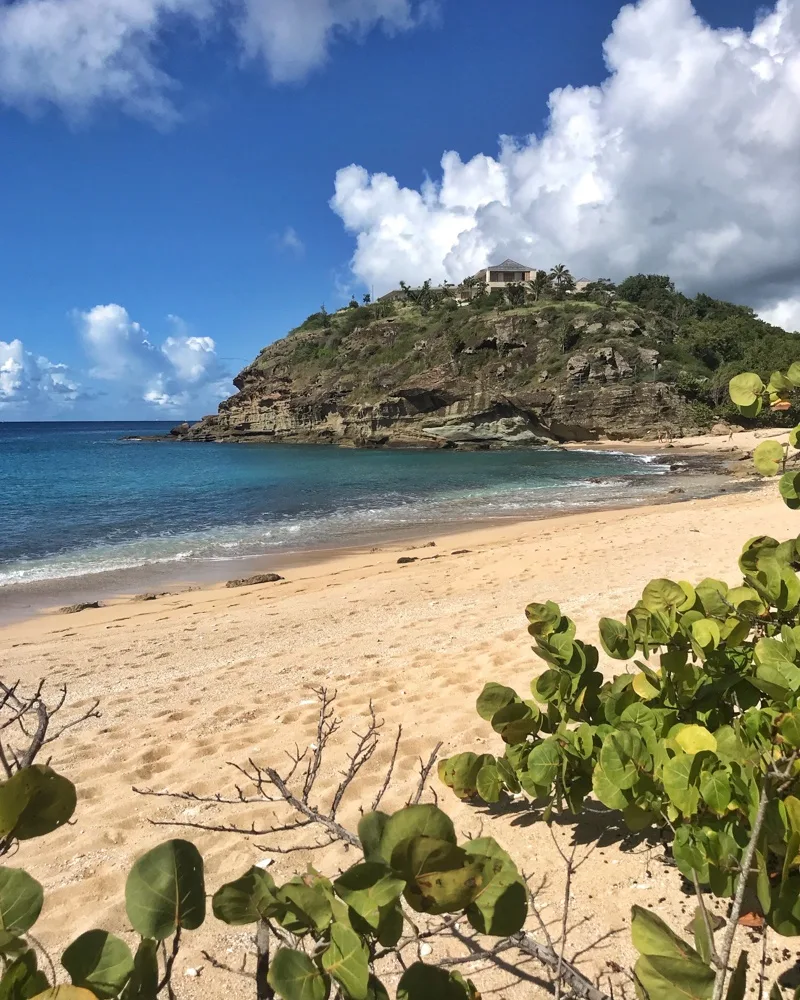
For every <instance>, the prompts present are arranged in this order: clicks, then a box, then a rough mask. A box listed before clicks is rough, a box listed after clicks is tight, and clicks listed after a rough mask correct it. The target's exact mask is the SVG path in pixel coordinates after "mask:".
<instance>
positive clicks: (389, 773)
mask: <svg viewBox="0 0 800 1000" xmlns="http://www.w3.org/2000/svg"><path fill="white" fill-rule="evenodd" d="M402 737H403V727H402V726H398V727H397V736H396V737H395V740H394V749H393V750H392V759H391V760H390V761H389V767H388V769H387V771H386V777H385V778H384V781H383V784H382V785H381V787H380V788H379V789H378V794H377V795H376V796H375V798H374V799H373V800H372V811H373V812H375V810H376V809H377V808H378V806H379V805H380V804H381V799H382V798H383V797H384V795H385V794H386V792H387V791H388V789H389V784H390V783H391V780H392V775H393V774H394V765H395V764H396V762H397V751H398V750H399V749H400V740H401V739H402Z"/></svg>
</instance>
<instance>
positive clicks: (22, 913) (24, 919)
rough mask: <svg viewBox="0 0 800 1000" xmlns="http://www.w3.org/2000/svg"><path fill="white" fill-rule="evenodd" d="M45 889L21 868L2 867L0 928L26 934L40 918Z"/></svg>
mask: <svg viewBox="0 0 800 1000" xmlns="http://www.w3.org/2000/svg"><path fill="white" fill-rule="evenodd" d="M43 903H44V889H42V887H41V885H40V884H39V883H38V882H37V881H36V879H35V878H31V876H30V875H29V874H28V873H27V872H25V871H23V870H22V869H21V868H6V867H1V868H0V930H2V931H7V932H8V933H9V934H14V935H16V934H24V933H25V932H26V931H28V930H30V928H31V927H33V925H34V924H35V923H36V921H37V920H38V919H39V914H40V913H41V912H42V904H43Z"/></svg>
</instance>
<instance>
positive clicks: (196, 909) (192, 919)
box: [125, 840, 206, 941]
mask: <svg viewBox="0 0 800 1000" xmlns="http://www.w3.org/2000/svg"><path fill="white" fill-rule="evenodd" d="M125 907H126V909H127V912H128V919H129V920H130V922H131V926H132V927H133V929H134V930H135V931H136V932H137V934H140V935H141V936H142V937H144V938H153V939H155V940H156V941H163V940H164V939H165V938H168V937H171V936H172V935H173V934H174V933H175V931H176V930H177V929H178V927H183V928H184V929H185V930H189V931H193V930H196V929H197V928H198V927H199V926H200V925H201V924H202V923H203V921H204V920H205V916H206V890H205V882H204V880H203V859H202V858H201V857H200V852H199V851H198V850H197V848H196V847H195V846H194V844H191V843H190V842H189V841H188V840H168V841H166V843H164V844H159V846H158V847H154V848H153V850H152V851H148V852H147V854H144V855H143V856H142V857H141V858H139V860H138V861H137V862H136V863H135V864H134V866H133V868H132V869H131V872H130V874H129V875H128V881H127V883H126V885H125Z"/></svg>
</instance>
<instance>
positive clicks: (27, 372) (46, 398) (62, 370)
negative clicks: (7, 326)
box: [0, 303, 231, 419]
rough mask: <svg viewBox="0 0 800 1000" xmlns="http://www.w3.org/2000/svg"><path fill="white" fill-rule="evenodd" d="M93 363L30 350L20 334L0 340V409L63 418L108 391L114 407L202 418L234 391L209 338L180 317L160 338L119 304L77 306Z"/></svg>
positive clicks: (12, 413) (21, 415) (114, 410)
mask: <svg viewBox="0 0 800 1000" xmlns="http://www.w3.org/2000/svg"><path fill="white" fill-rule="evenodd" d="M74 319H75V321H76V323H77V326H78V331H79V334H80V338H81V343H82V345H83V347H84V349H85V352H86V356H87V361H88V363H89V365H90V367H88V368H87V369H86V370H85V371H82V372H78V371H76V370H74V369H70V368H68V367H67V365H64V364H57V363H54V362H52V361H50V360H49V359H48V358H46V357H42V356H37V355H35V354H33V353H32V352H31V351H28V350H26V349H25V346H24V344H23V342H22V340H20V339H19V338H16V339H14V340H11V341H4V340H0V414H2V415H3V416H4V417H5V418H8V417H17V418H21V419H24V418H30V417H34V418H35V419H43V418H48V417H63V416H66V415H68V414H69V413H70V411H73V410H74V409H75V407H76V404H80V403H85V402H90V401H91V400H95V399H97V398H99V397H110V396H112V392H111V391H110V389H111V386H113V402H110V401H109V399H108V398H106V403H105V404H104V408H105V410H107V411H109V410H110V411H111V412H112V413H113V414H122V415H127V414H128V413H129V412H139V413H141V412H142V411H143V410H149V411H150V413H151V415H152V417H153V418H155V419H162V418H166V419H169V418H171V417H173V416H183V417H198V416H200V415H201V411H202V412H203V413H205V412H208V411H209V410H214V409H216V406H217V403H218V402H219V401H220V400H221V399H223V398H224V397H225V396H228V395H230V392H231V376H230V374H229V373H228V371H227V369H226V367H225V366H224V365H223V363H222V362H221V361H220V359H219V357H218V356H217V350H216V344H215V343H214V341H213V339H212V338H211V337H199V336H195V335H193V334H192V333H191V332H190V331H189V329H188V327H187V325H186V323H185V322H184V321H183V320H182V319H181V318H180V317H178V316H169V317H167V321H168V323H169V324H170V326H171V327H172V332H171V333H170V334H169V336H167V337H165V338H164V340H163V341H162V342H161V344H160V345H157V344H154V343H153V342H152V341H151V340H150V338H149V335H148V333H147V331H146V330H145V329H144V328H143V327H142V326H141V324H139V323H137V322H135V321H134V320H132V319H131V317H130V315H129V314H128V311H127V309H125V308H123V307H122V306H120V305H117V304H115V303H110V304H108V305H98V306H94V308H92V309H89V310H87V311H86V312H76V313H75V314H74Z"/></svg>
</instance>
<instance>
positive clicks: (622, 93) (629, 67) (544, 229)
mask: <svg viewBox="0 0 800 1000" xmlns="http://www.w3.org/2000/svg"><path fill="white" fill-rule="evenodd" d="M604 55H605V61H606V65H607V68H608V76H607V78H606V79H605V80H604V81H603V83H602V84H601V85H600V86H591V87H590V86H586V87H579V88H576V87H571V86H564V87H563V88H560V89H558V90H554V91H553V92H552V93H551V95H550V99H549V110H550V116H549V120H548V123H547V126H546V128H545V130H544V132H543V134H542V135H540V136H537V135H534V134H532V135H529V136H527V137H525V138H523V139H515V138H512V137H509V136H501V137H500V148H499V152H498V153H497V155H496V156H486V155H478V156H475V157H473V158H472V159H471V160H469V161H467V162H463V161H462V159H461V157H460V156H459V154H458V153H457V152H455V151H448V152H445V153H444V155H443V157H442V161H441V167H442V172H441V177H440V178H439V179H437V180H436V181H432V180H426V181H425V182H424V183H423V184H422V185H421V186H420V188H419V189H414V188H406V187H401V186H400V184H399V183H398V182H397V180H396V178H394V177H392V176H391V175H390V174H387V173H374V174H370V173H369V172H368V171H367V170H365V169H364V168H363V167H361V166H358V165H357V164H352V165H350V166H349V167H345V168H343V169H341V170H339V171H338V173H337V175H336V181H335V193H334V196H333V198H332V200H331V207H332V208H333V210H334V211H335V212H336V213H337V214H338V215H339V216H340V217H341V219H342V221H343V222H344V225H345V227H346V229H347V230H348V231H350V232H351V233H353V234H354V235H355V238H356V249H355V253H354V256H353V258H352V269H353V272H354V274H355V275H356V277H357V278H358V279H360V280H361V281H362V282H363V283H364V284H365V285H366V286H367V287H370V286H373V285H374V287H375V289H376V291H379V292H383V291H386V290H387V289H389V288H392V287H396V285H397V282H398V280H399V279H401V278H402V279H404V280H406V281H411V282H418V281H422V280H424V279H425V278H432V279H434V281H439V280H442V279H443V278H447V279H448V280H451V281H459V280H460V279H462V278H463V277H464V276H465V275H468V274H472V273H474V272H475V271H476V270H478V268H479V267H481V266H485V265H486V264H487V263H489V262H490V261H491V258H493V257H506V256H511V257H514V258H516V259H520V260H523V261H524V262H525V263H528V264H530V265H532V266H533V267H550V266H552V265H553V264H555V263H557V262H560V261H564V262H566V263H567V264H568V265H569V266H570V267H571V269H572V271H573V273H575V274H576V276H577V275H578V274H580V276H583V275H586V276H589V277H605V276H610V277H614V278H621V277H624V276H625V275H627V274H630V273H636V272H639V271H644V272H659V273H668V274H670V275H671V276H672V277H673V278H674V279H675V281H676V282H677V283H678V284H679V286H681V287H682V288H683V289H685V290H687V291H689V292H693V291H697V290H703V291H707V292H709V293H711V294H716V295H720V296H722V297H726V298H735V299H737V300H738V301H742V300H743V299H744V300H749V302H750V303H751V304H752V305H754V306H756V307H757V308H762V309H764V310H769V309H773V310H778V311H777V312H776V313H775V315H776V316H781V317H782V318H783V319H784V321H785V322H787V323H789V324H790V325H791V324H792V323H794V324H795V325H796V326H797V327H800V172H798V170H797V164H798V162H800V0H777V3H775V4H774V6H773V7H772V8H771V9H768V10H766V11H765V12H762V14H761V15H760V18H759V20H758V21H757V23H756V25H755V27H754V29H753V30H752V31H751V32H747V31H743V30H741V29H730V30H720V29H713V28H711V27H709V26H708V25H707V24H706V23H705V22H704V21H703V20H702V19H701V18H700V17H699V16H698V15H697V13H696V12H695V10H694V8H693V6H692V4H691V2H690V0H640V2H639V3H636V4H630V5H628V6H625V7H624V8H623V9H622V10H621V11H620V13H619V15H618V17H617V18H616V20H615V21H614V24H613V27H612V31H611V34H610V35H609V37H608V38H607V39H606V42H605V44H604Z"/></svg>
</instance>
